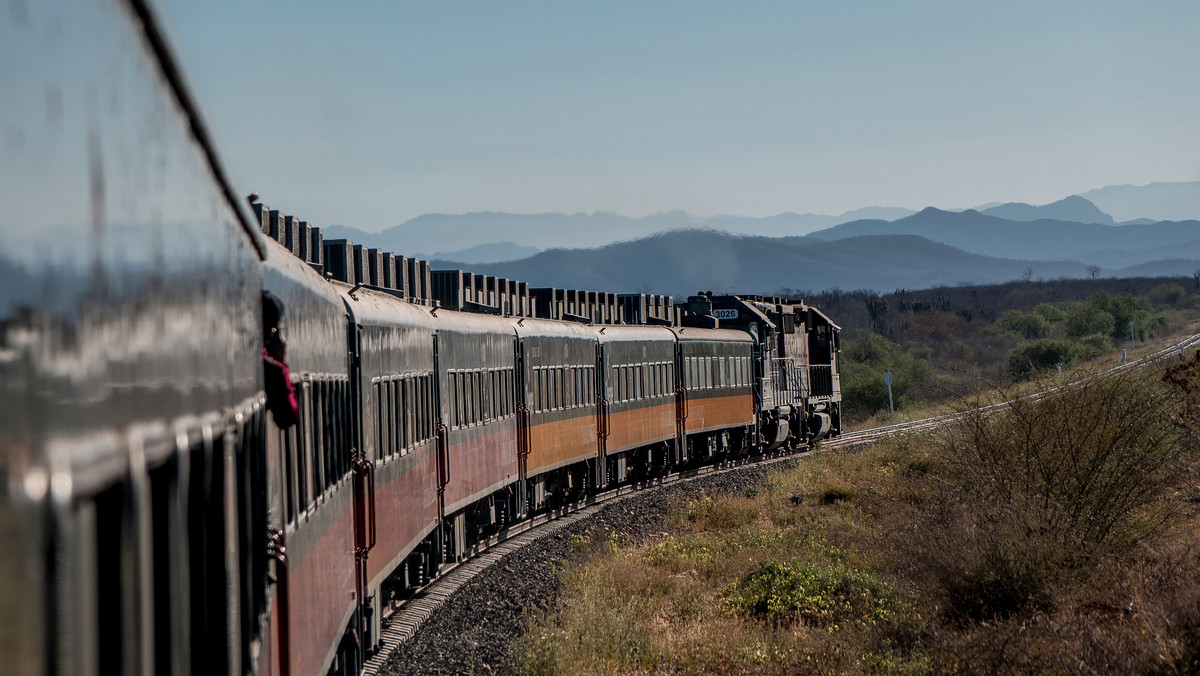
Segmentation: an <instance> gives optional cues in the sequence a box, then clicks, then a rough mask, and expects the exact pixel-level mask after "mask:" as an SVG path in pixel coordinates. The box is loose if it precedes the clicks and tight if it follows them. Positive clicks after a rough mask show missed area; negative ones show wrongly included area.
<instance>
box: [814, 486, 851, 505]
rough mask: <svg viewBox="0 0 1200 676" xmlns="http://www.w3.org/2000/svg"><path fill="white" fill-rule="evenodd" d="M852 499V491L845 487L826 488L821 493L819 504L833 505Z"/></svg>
mask: <svg viewBox="0 0 1200 676" xmlns="http://www.w3.org/2000/svg"><path fill="white" fill-rule="evenodd" d="M852 497H854V491H852V490H850V489H849V488H847V487H845V486H826V487H825V489H824V490H822V491H821V504H823V505H834V504H837V503H839V502H845V501H846V500H849V499H850V498H852Z"/></svg>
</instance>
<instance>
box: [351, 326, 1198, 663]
mask: <svg viewBox="0 0 1200 676" xmlns="http://www.w3.org/2000/svg"><path fill="white" fill-rule="evenodd" d="M1198 344H1200V334H1195V335H1192V336H1188V337H1186V338H1184V339H1183V340H1180V341H1179V342H1177V343H1174V344H1172V345H1171V346H1169V347H1166V348H1164V349H1162V350H1159V351H1157V352H1154V353H1153V354H1150V355H1147V356H1145V357H1142V358H1141V359H1137V360H1135V361H1131V362H1128V363H1125V364H1121V365H1119V366H1115V367H1113V368H1110V369H1107V370H1105V371H1103V372H1101V373H1098V374H1096V375H1095V376H1093V377H1103V376H1106V375H1115V374H1118V373H1124V372H1127V371H1129V370H1132V369H1137V368H1143V367H1146V366H1150V365H1152V364H1157V363H1161V362H1163V361H1165V360H1167V359H1170V358H1172V357H1177V356H1182V355H1183V354H1184V352H1185V351H1186V350H1187V349H1188V348H1191V347H1194V346H1196V345H1198ZM1078 382H1081V381H1073V382H1071V383H1066V384H1064V385H1060V386H1058V387H1054V388H1051V389H1048V390H1043V391H1040V392H1036V393H1034V394H1030V395H1026V397H1025V398H1029V399H1032V400H1035V401H1036V400H1037V399H1041V398H1043V397H1046V396H1049V395H1051V394H1054V393H1055V392H1058V391H1060V390H1062V389H1064V388H1068V387H1072V386H1074V385H1075V384H1076V383H1078ZM1007 403H1009V402H999V403H995V404H990V405H988V406H984V407H982V408H980V409H978V410H981V411H984V412H993V411H998V410H1000V409H1001V408H1002V407H1003V406H1005V405H1006V404H1007ZM963 415H965V413H964V412H955V413H947V414H945V415H939V416H932V417H929V418H922V419H920V420H912V421H909V422H903V423H897V424H895V425H887V426H884V427H876V428H872V429H866V430H858V431H855V432H847V433H845V434H842V435H840V436H838V437H837V438H835V439H831V440H827V441H824V442H822V443H821V444H820V446H819V448H818V449H816V452H820V451H823V450H830V449H838V448H842V449H845V448H854V447H856V446H862V445H866V444H869V443H872V442H874V441H877V440H879V439H882V438H884V437H888V436H892V435H895V434H900V433H905V432H921V431H927V430H932V429H937V428H939V427H944V426H946V425H949V424H951V423H953V422H955V421H956V420H958V419H960V418H961V417H962V416H963ZM813 452H814V449H812V448H810V447H808V446H802V447H800V448H798V449H795V450H793V451H787V452H773V453H767V454H764V455H760V456H754V457H752V458H747V459H743V460H740V461H738V462H735V463H726V464H721V465H713V466H707V467H700V468H695V469H690V470H685V471H683V472H678V473H673V474H668V475H666V476H663V477H658V478H655V479H651V480H647V481H642V482H637V483H634V484H628V485H624V486H620V487H618V488H615V489H612V490H609V491H604V492H601V493H597V494H595V495H592V496H589V497H588V498H587V499H586V500H583V501H580V502H577V503H573V504H571V505H567V506H565V507H563V508H562V509H559V510H555V511H552V512H547V513H543V514H539V515H537V516H535V517H533V518H532V519H528V520H526V521H523V522H521V523H519V524H515V525H514V526H512V527H510V528H508V529H507V530H505V531H503V532H501V533H499V534H497V535H494V536H492V537H491V538H489V539H488V540H487V541H485V542H483V543H480V544H479V545H478V546H477V547H476V548H475V550H474V551H473V552H472V554H471V557H470V558H468V559H466V560H464V561H462V562H460V563H453V564H448V565H446V566H444V567H443V568H442V571H441V574H440V575H438V576H437V577H436V578H434V579H433V580H431V581H430V582H429V584H428V585H426V586H425V588H424V589H422V590H421V591H420V592H419V593H418V594H416V595H415V596H413V597H412V598H410V599H408V600H406V601H404V602H402V603H397V604H395V605H393V606H389V607H387V608H385V618H386V619H385V621H386V622H387V625H388V626H387V628H386V629H385V630H384V632H383V635H382V640H381V648H380V649H379V650H378V651H377V652H376V653H375V654H374V655H373V656H371V658H370V659H368V660H367V663H366V665H365V669H364V673H365V674H368V675H371V676H373V675H374V674H378V673H379V672H380V670H381V669H382V668H383V666H384V665H385V664H386V663H387V661H388V658H389V657H390V656H391V654H392V652H393V651H394V650H395V649H396V647H397V646H399V645H400V644H402V643H404V642H405V641H408V640H409V639H411V638H412V637H413V635H415V634H416V632H417V631H418V630H419V629H420V628H421V626H422V625H423V624H424V622H425V621H426V620H427V619H429V618H430V617H431V616H432V615H433V614H434V613H435V612H436V611H437V610H438V608H440V607H441V606H442V605H443V604H444V603H445V602H446V601H447V600H448V599H449V598H450V597H451V596H452V595H453V594H454V593H455V592H456V591H458V590H459V589H460V588H462V587H463V586H464V585H466V584H467V583H468V582H470V581H471V579H472V578H474V577H475V576H476V575H477V574H479V573H480V572H482V571H483V570H485V569H487V568H488V567H490V566H491V565H492V564H493V563H495V562H497V561H499V560H500V559H501V558H503V557H504V556H506V555H508V554H510V553H512V552H514V551H516V550H518V549H520V548H522V547H525V546H527V545H529V544H531V543H533V542H534V541H536V540H538V539H540V538H543V537H546V536H548V535H551V534H553V533H555V532H557V531H558V530H560V529H562V528H564V527H566V526H569V525H571V524H574V523H576V522H578V521H581V520H583V519H585V518H587V517H588V516H591V515H592V514H594V513H596V512H597V511H598V510H600V509H601V508H603V507H605V506H607V505H610V504H614V503H616V502H619V501H621V500H623V499H625V498H627V497H629V496H632V495H635V494H643V493H644V492H646V491H652V490H659V489H661V488H663V487H666V486H671V485H674V484H679V483H683V482H688V481H692V480H695V479H698V478H701V477H708V476H715V475H719V474H722V473H727V472H736V471H739V470H741V469H744V468H746V467H748V466H756V467H762V466H768V465H772V464H777V463H781V462H786V461H788V460H795V459H798V458H803V457H805V456H807V455H810V454H811V453H813Z"/></svg>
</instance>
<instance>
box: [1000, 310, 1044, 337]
mask: <svg viewBox="0 0 1200 676" xmlns="http://www.w3.org/2000/svg"><path fill="white" fill-rule="evenodd" d="M996 329H997V330H999V331H1000V332H1002V333H1009V334H1012V335H1014V336H1018V337H1020V338H1045V337H1046V336H1048V335H1050V322H1049V321H1047V319H1046V318H1045V317H1043V316H1042V315H1040V314H1037V313H1036V312H1027V311H1025V310H1009V311H1008V312H1005V313H1004V314H1003V315H1001V316H1000V319H999V320H997V322H996Z"/></svg>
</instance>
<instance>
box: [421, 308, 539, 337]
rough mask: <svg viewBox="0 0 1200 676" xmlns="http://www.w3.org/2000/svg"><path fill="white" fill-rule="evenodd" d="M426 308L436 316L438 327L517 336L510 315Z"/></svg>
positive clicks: (461, 331) (462, 331) (466, 331)
mask: <svg viewBox="0 0 1200 676" xmlns="http://www.w3.org/2000/svg"><path fill="white" fill-rule="evenodd" d="M424 310H425V311H426V312H427V313H428V314H429V315H430V316H431V317H434V321H435V322H436V323H437V328H438V330H439V331H441V330H447V329H448V330H451V331H457V332H459V333H505V334H508V335H510V336H515V335H516V331H515V329H514V327H513V322H512V320H511V319H510V318H508V317H500V316H497V315H484V314H475V313H472V312H456V311H454V310H446V309H439V308H430V307H426V308H424Z"/></svg>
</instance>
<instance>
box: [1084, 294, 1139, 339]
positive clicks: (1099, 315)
mask: <svg viewBox="0 0 1200 676" xmlns="http://www.w3.org/2000/svg"><path fill="white" fill-rule="evenodd" d="M1151 310H1152V308H1151V307H1150V304H1149V303H1147V302H1146V301H1144V300H1142V299H1141V298H1138V297H1136V296H1133V295H1131V294H1125V295H1123V296H1110V295H1109V294H1107V293H1104V292H1103V291H1101V292H1100V293H1096V294H1093V295H1091V296H1088V297H1087V298H1086V299H1084V300H1082V301H1079V302H1078V303H1071V304H1070V305H1069V306H1068V307H1067V310H1066V315H1067V316H1066V319H1065V321H1064V331H1065V333H1066V334H1067V335H1069V336H1073V337H1083V336H1088V335H1091V334H1093V333H1102V334H1105V335H1107V336H1109V337H1112V338H1116V339H1121V338H1128V337H1129V323H1130V322H1133V332H1134V335H1135V336H1136V337H1137V339H1138V340H1145V339H1146V338H1148V337H1149V336H1150V329H1151V328H1153V327H1154V326H1156V325H1157V324H1158V322H1156V321H1155V319H1154V318H1153V317H1152V315H1151Z"/></svg>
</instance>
